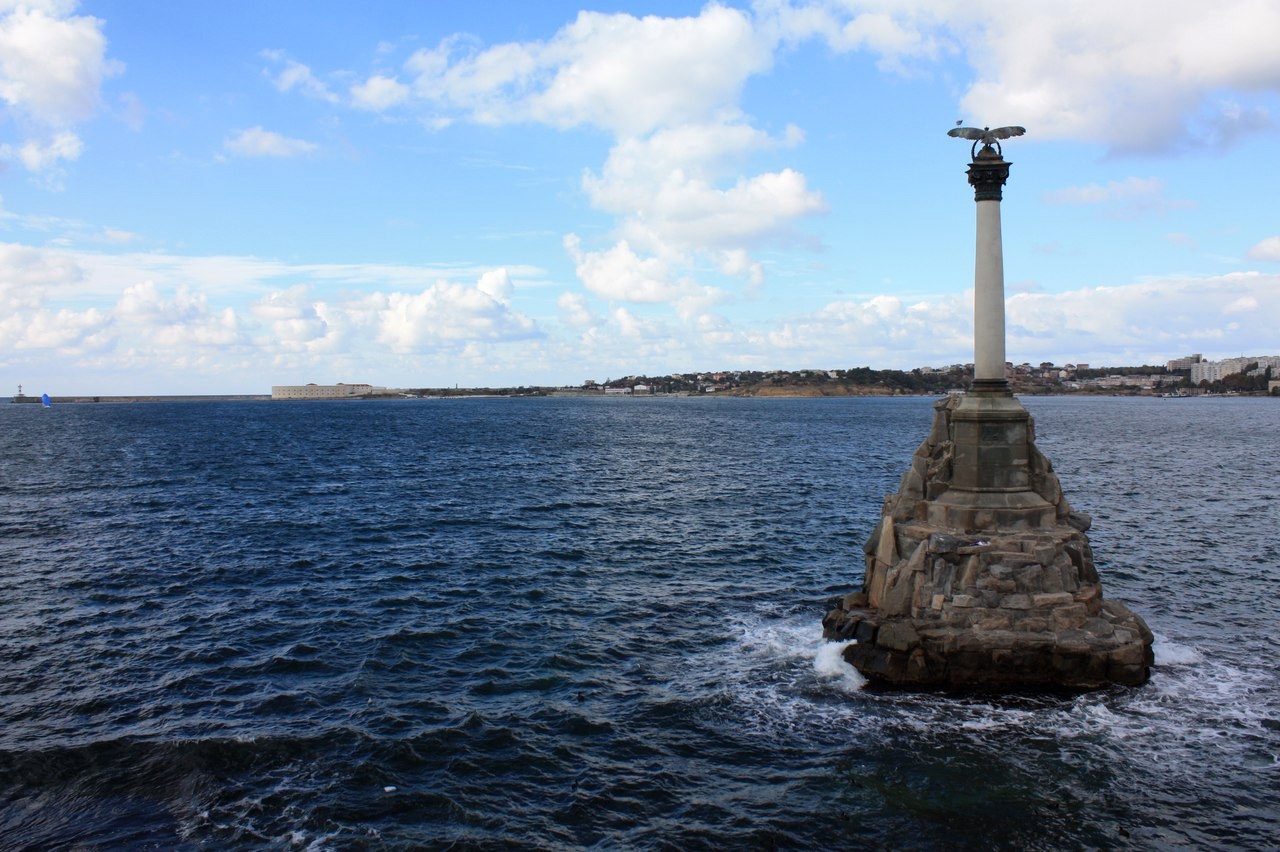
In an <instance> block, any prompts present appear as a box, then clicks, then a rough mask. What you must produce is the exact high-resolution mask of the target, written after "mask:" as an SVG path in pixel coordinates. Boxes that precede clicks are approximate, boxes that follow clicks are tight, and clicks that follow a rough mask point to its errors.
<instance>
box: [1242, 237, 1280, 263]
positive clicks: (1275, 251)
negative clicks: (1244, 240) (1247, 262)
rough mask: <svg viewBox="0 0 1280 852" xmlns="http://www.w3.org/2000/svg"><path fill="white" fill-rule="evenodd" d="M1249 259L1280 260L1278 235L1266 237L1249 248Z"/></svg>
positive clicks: (1279, 238) (1279, 239)
mask: <svg viewBox="0 0 1280 852" xmlns="http://www.w3.org/2000/svg"><path fill="white" fill-rule="evenodd" d="M1249 258H1250V259H1251V260H1270V261H1277V262H1280V236H1274V237H1267V238H1266V239H1265V240H1263V241H1262V242H1260V243H1258V244H1257V245H1255V246H1254V247H1253V248H1251V249H1249Z"/></svg>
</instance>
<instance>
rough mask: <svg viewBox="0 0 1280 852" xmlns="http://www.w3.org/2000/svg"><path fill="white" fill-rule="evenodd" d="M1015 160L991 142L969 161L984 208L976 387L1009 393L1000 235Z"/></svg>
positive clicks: (977, 278)
mask: <svg viewBox="0 0 1280 852" xmlns="http://www.w3.org/2000/svg"><path fill="white" fill-rule="evenodd" d="M1009 165H1010V164H1009V163H1007V162H1005V160H1004V158H1003V157H1001V155H1000V153H999V151H997V150H996V149H995V148H993V147H992V146H991V145H985V146H983V148H982V150H981V151H979V152H978V153H977V154H976V155H975V156H974V157H973V162H972V163H970V164H969V183H970V185H972V186H973V200H974V201H975V202H976V205H977V208H978V228H977V234H978V236H977V251H976V252H975V264H974V277H973V348H974V352H973V389H974V391H976V392H978V393H1002V394H1007V393H1009V382H1008V379H1007V378H1006V377H1005V352H1004V248H1003V245H1002V243H1001V238H1000V199H1001V197H1002V193H1001V188H1002V187H1003V186H1004V183H1005V181H1006V180H1008V178H1009Z"/></svg>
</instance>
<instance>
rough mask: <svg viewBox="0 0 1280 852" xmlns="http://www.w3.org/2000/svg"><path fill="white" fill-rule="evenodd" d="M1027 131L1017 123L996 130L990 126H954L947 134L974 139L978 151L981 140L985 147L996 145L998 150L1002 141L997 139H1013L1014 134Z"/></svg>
mask: <svg viewBox="0 0 1280 852" xmlns="http://www.w3.org/2000/svg"><path fill="white" fill-rule="evenodd" d="M1026 132H1027V129H1026V128H1025V127H1018V126H1016V125H1014V126H1010V127H997V128H996V129H995V130H992V129H991V128H990V127H984V128H982V129H981V130H979V129H978V128H976V127H953V128H951V129H950V130H948V131H947V135H948V136H954V137H956V138H957V139H972V140H973V151H974V152H976V151H977V150H978V143H979V142H981V143H982V145H983V147H990V146H992V145H994V146H995V147H996V151H999V150H1000V143H999V141H997V140H1000V139H1011V138H1013V137H1014V136H1021V135H1022V134H1024V133H1026Z"/></svg>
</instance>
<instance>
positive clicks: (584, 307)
mask: <svg viewBox="0 0 1280 852" xmlns="http://www.w3.org/2000/svg"><path fill="white" fill-rule="evenodd" d="M556 306H557V307H558V308H559V309H560V316H561V320H562V321H563V322H564V323H565V325H569V326H572V327H574V328H590V327H592V326H594V325H598V324H599V323H600V318H599V317H597V316H596V315H595V314H594V313H592V311H591V308H590V306H589V305H588V304H587V299H586V297H585V296H583V295H582V294H581V293H571V292H567V291H566V292H564V293H561V294H560V296H559V298H557V299H556Z"/></svg>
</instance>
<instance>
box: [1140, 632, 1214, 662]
mask: <svg viewBox="0 0 1280 852" xmlns="http://www.w3.org/2000/svg"><path fill="white" fill-rule="evenodd" d="M1151 650H1152V651H1153V652H1154V653H1155V655H1156V665H1158V666H1192V665H1195V664H1196V663H1203V662H1204V655H1203V654H1201V653H1200V652H1199V651H1197V650H1196V649H1195V648H1192V647H1191V646H1190V645H1182V644H1179V643H1177V642H1174V641H1173V640H1171V639H1169V638H1168V637H1165V636H1157V637H1156V641H1155V642H1154V643H1152V645H1151Z"/></svg>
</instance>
